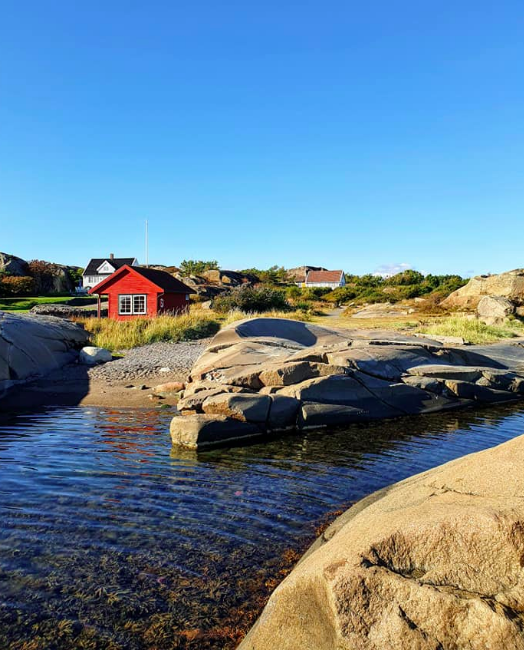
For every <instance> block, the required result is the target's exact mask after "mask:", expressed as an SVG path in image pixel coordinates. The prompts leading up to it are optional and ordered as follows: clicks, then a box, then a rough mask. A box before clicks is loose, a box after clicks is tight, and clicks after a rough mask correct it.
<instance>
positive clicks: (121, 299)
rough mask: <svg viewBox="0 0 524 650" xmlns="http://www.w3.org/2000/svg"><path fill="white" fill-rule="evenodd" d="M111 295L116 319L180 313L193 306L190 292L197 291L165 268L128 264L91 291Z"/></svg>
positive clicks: (111, 311) (111, 313) (110, 312)
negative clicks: (148, 267) (157, 268)
mask: <svg viewBox="0 0 524 650" xmlns="http://www.w3.org/2000/svg"><path fill="white" fill-rule="evenodd" d="M89 293H90V294H95V293H96V294H98V313H99V314H100V296H102V295H107V300H108V305H107V313H108V316H109V318H114V319H115V320H129V319H130V318H138V317H144V316H148V317H152V316H158V315H159V314H164V313H166V312H169V313H180V312H185V311H187V310H188V309H189V294H191V293H195V292H194V291H193V290H192V289H190V288H189V287H188V286H186V285H185V284H184V283H183V282H180V280H177V279H176V278H174V277H173V276H172V275H170V274H169V273H166V272H165V271H157V270H155V269H146V268H142V267H141V266H129V265H127V264H126V265H125V266H122V267H120V268H119V269H118V270H117V271H115V272H114V273H113V274H112V275H110V276H109V277H108V278H106V279H105V280H102V282H99V283H98V284H97V285H96V286H95V287H93V288H92V289H90V290H89Z"/></svg>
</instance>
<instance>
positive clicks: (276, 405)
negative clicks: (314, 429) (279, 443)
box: [267, 395, 300, 431]
mask: <svg viewBox="0 0 524 650" xmlns="http://www.w3.org/2000/svg"><path fill="white" fill-rule="evenodd" d="M299 408H300V402H299V401H298V400H297V399H295V398H294V397H286V396H285V395H273V396H272V398H271V406H270V408H269V415H268V418H267V427H268V429H269V430H270V431H279V430H285V429H288V428H289V427H294V426H295V425H296V423H297V414H298V410H299Z"/></svg>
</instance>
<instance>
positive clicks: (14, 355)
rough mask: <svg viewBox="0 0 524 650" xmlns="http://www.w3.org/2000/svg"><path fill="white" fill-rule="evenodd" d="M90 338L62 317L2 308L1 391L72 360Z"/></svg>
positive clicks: (0, 344)
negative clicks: (20, 313)
mask: <svg viewBox="0 0 524 650" xmlns="http://www.w3.org/2000/svg"><path fill="white" fill-rule="evenodd" d="M87 339H88V335H87V332H85V331H84V330H83V329H82V328H81V327H80V326H78V325H74V324H73V323H70V322H69V321H66V320H63V319H61V318H53V317H51V316H19V315H15V314H8V313H5V312H0V392H3V391H4V390H6V389H8V388H10V387H12V386H14V385H15V384H19V383H23V382H25V381H28V380H31V379H34V378H36V377H42V376H44V375H46V374H48V373H49V372H51V370H55V369H56V368H60V367H61V366H63V365H65V364H66V363H69V362H71V361H73V360H74V359H76V357H77V352H76V349H78V348H81V347H82V346H83V345H84V344H85V343H87Z"/></svg>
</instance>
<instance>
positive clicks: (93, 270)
mask: <svg viewBox="0 0 524 650" xmlns="http://www.w3.org/2000/svg"><path fill="white" fill-rule="evenodd" d="M126 264H128V265H129V266H138V260H137V259H136V257H115V256H114V255H113V253H111V254H110V255H109V257H108V258H106V259H103V258H93V259H91V260H89V263H88V265H87V266H86V268H85V269H84V272H83V274H82V287H83V288H84V289H86V290H89V289H92V288H93V287H94V286H95V285H97V284H98V283H99V282H102V280H105V279H106V278H108V277H109V276H110V275H113V273H114V272H115V271H117V270H118V269H119V268H120V267H121V266H124V265H126Z"/></svg>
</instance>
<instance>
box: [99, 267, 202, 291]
mask: <svg viewBox="0 0 524 650" xmlns="http://www.w3.org/2000/svg"><path fill="white" fill-rule="evenodd" d="M126 271H128V272H130V273H136V274H138V275H141V276H142V277H143V278H145V279H146V280H149V282H151V283H152V284H154V285H155V286H156V288H157V289H158V290H159V291H163V292H164V293H195V292H194V290H193V289H191V288H190V287H188V286H187V285H186V284H184V283H183V282H180V280H177V279H176V278H175V277H173V276H172V275H171V274H170V273H166V272H165V271H158V270H157V269H146V268H144V267H142V266H130V265H129V264H126V265H125V266H122V267H120V268H119V269H118V270H117V271H115V272H114V273H113V274H112V275H110V276H109V277H108V278H105V279H104V280H102V282H99V283H98V284H97V285H96V286H95V287H93V288H92V289H90V290H89V293H101V292H103V291H104V289H105V288H106V287H107V286H108V285H109V284H113V283H115V282H118V280H119V279H120V276H123V275H124V274H125V272H126Z"/></svg>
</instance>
